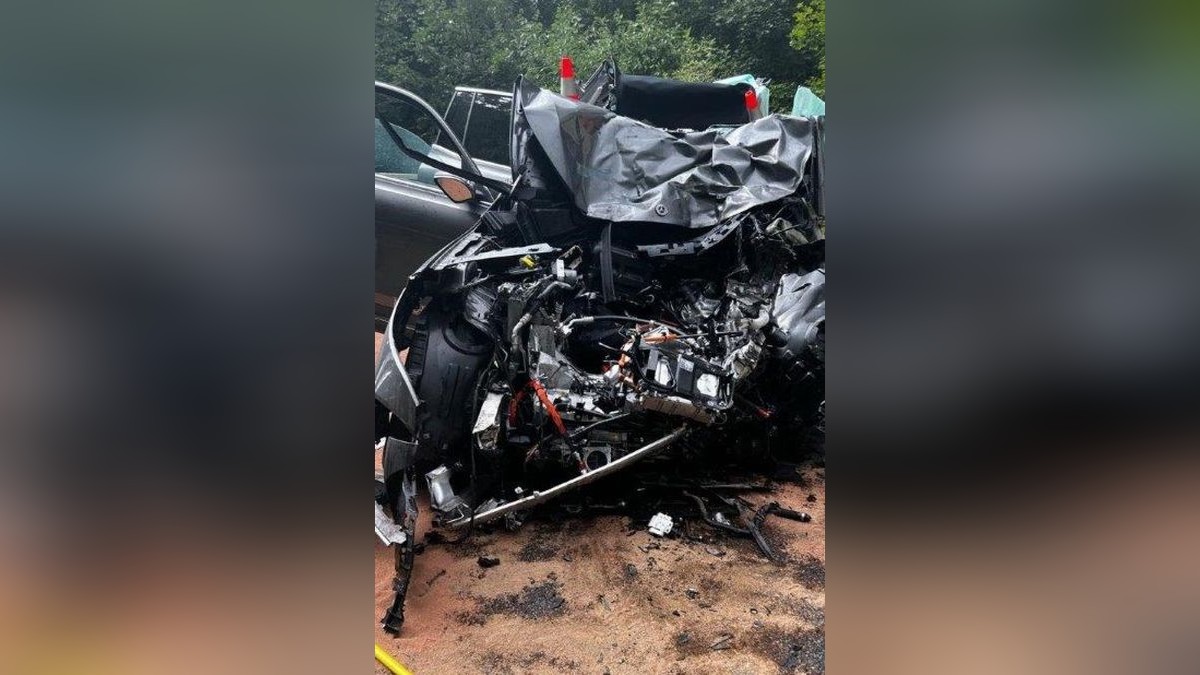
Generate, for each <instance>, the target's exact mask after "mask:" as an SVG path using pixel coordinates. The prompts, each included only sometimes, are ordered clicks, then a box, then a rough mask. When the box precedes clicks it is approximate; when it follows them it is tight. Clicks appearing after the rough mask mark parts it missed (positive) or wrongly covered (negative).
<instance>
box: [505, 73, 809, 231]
mask: <svg viewBox="0 0 1200 675" xmlns="http://www.w3.org/2000/svg"><path fill="white" fill-rule="evenodd" d="M514 102H515V103H514V109H513V139H514V145H513V157H514V159H515V160H516V161H514V171H518V170H519V169H518V167H520V165H521V164H522V158H523V157H524V156H525V153H526V151H527V150H526V148H525V147H524V146H525V142H526V141H527V139H528V138H529V137H530V136H532V137H533V138H535V139H536V140H537V142H538V144H539V145H540V146H541V148H542V150H543V151H544V152H545V154H546V157H547V158H548V159H549V161H550V163H551V164H552V165H553V166H554V169H555V172H556V173H557V174H558V176H559V177H560V178H562V180H563V182H564V183H565V185H566V187H567V189H568V190H569V191H570V193H571V196H572V198H573V200H574V203H575V206H576V207H578V208H579V210H580V211H582V212H583V213H584V214H585V215H587V216H589V217H591V218H597V219H600V220H607V221H613V222H617V223H630V222H644V223H646V222H648V223H659V224H665V225H678V226H682V227H688V228H704V227H711V226H713V225H716V224H717V223H719V222H721V221H725V220H728V219H729V218H731V217H733V216H735V215H737V214H739V213H743V212H745V211H747V210H749V209H751V208H753V207H755V206H759V205H761V204H766V203H769V202H773V201H775V200H778V199H781V198H783V197H786V196H788V195H790V194H792V193H794V192H795V191H796V189H797V188H798V187H799V186H800V184H801V182H802V181H803V180H804V179H805V165H806V164H807V163H808V162H809V160H810V159H811V157H812V156H813V151H814V148H815V145H816V133H817V124H818V122H817V121H816V120H814V119H810V118H804V117H790V116H786V115H771V116H769V117H765V118H763V119H760V120H756V121H754V122H751V123H748V124H745V125H742V126H740V127H737V128H735V129H733V130H732V131H729V132H728V133H724V132H725V130H723V129H709V130H706V131H687V132H674V133H673V132H668V131H665V130H663V129H658V128H655V127H652V126H649V125H646V124H643V123H641V122H638V121H636V120H633V119H630V118H628V117H622V116H620V115H617V114H616V113H613V112H612V111H610V110H607V109H605V108H601V107H598V106H593V105H588V104H585V103H579V102H576V101H572V100H569V99H566V98H563V97H561V96H557V95H555V94H553V93H551V92H549V91H546V90H544V89H540V88H538V87H536V86H534V85H532V84H530V83H529V82H527V81H525V80H521V81H519V82H518V83H517V86H516V88H515V96H514ZM515 177H516V176H514V178H515Z"/></svg>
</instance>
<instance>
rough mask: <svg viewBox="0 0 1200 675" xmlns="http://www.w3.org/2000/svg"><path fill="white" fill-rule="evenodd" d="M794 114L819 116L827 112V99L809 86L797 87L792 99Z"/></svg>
mask: <svg viewBox="0 0 1200 675" xmlns="http://www.w3.org/2000/svg"><path fill="white" fill-rule="evenodd" d="M792 114H793V115H795V116H797V117H818V116H820V115H824V114H825V101H822V100H821V97H819V96H817V95H816V94H814V93H813V91H812V89H809V88H808V87H796V96H795V98H793V99H792Z"/></svg>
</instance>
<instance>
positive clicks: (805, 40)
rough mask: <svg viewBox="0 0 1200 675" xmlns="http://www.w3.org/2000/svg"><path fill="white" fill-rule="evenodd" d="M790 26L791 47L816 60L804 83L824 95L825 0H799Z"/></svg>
mask: <svg viewBox="0 0 1200 675" xmlns="http://www.w3.org/2000/svg"><path fill="white" fill-rule="evenodd" d="M795 21H796V22H795V24H794V25H793V26H792V33H791V44H792V47H793V48H794V49H795V50H796V51H798V52H800V53H802V54H805V55H807V57H808V58H810V59H815V60H816V62H817V69H816V73H814V74H813V75H812V76H811V77H809V78H808V80H806V81H805V84H806V85H807V86H808V87H809V88H810V89H812V90H813V91H814V92H816V93H817V94H818V95H819V96H821V97H824V96H825V0H800V2H799V3H798V4H797V5H796V17H795Z"/></svg>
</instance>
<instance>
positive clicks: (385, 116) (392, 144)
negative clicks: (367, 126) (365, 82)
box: [375, 90, 462, 185]
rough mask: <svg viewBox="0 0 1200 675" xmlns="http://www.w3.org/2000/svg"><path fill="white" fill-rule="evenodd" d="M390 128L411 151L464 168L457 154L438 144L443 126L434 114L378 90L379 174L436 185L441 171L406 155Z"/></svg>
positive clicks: (410, 101) (376, 130)
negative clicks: (435, 179)
mask: <svg viewBox="0 0 1200 675" xmlns="http://www.w3.org/2000/svg"><path fill="white" fill-rule="evenodd" d="M389 128H390V129H391V130H392V131H393V132H394V133H395V134H396V137H397V138H399V139H400V140H401V141H402V142H403V143H404V144H405V145H406V146H407V147H408V148H409V149H410V150H414V151H416V152H418V153H421V154H424V155H428V156H429V157H432V158H433V159H436V160H438V161H441V162H443V163H445V164H448V165H450V166H455V167H461V166H462V158H461V157H459V155H458V153H457V152H455V151H454V150H450V149H448V148H445V147H442V146H441V145H439V144H438V135H439V132H440V131H441V127H440V126H439V125H438V123H437V120H436V118H435V117H434V115H432V114H431V113H430V112H429V111H428V110H426V109H425V108H424V107H422V106H420V105H418V104H416V103H415V102H413V101H412V100H411V99H409V98H407V97H405V96H400V95H397V94H392V93H381V92H380V91H378V90H376V92H375V173H381V174H385V175H388V176H392V177H396V178H403V179H406V180H415V181H417V182H420V183H426V184H429V185H433V184H434V176H435V175H436V174H437V170H436V169H435V168H434V167H432V166H430V165H428V164H425V163H423V162H420V161H418V160H417V159H415V158H413V157H411V156H409V155H408V154H406V153H405V152H404V151H403V150H402V149H401V148H400V146H398V145H397V144H396V139H393V138H392V136H391V134H389V133H388V129H389Z"/></svg>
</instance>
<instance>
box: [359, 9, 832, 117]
mask: <svg viewBox="0 0 1200 675" xmlns="http://www.w3.org/2000/svg"><path fill="white" fill-rule="evenodd" d="M824 53H825V0H800V4H799V5H798V6H794V5H792V4H791V2H790V0H515V1H510V0H376V12H375V77H376V79H378V80H381V81H384V82H389V83H392V84H397V85H400V86H402V87H405V88H407V89H411V90H413V91H414V92H416V93H417V94H418V95H420V96H421V97H422V98H425V99H426V100H428V101H429V102H431V103H432V104H433V105H434V106H435V107H439V106H441V105H442V104H444V102H445V101H446V100H447V97H448V96H449V95H450V92H451V91H453V89H454V87H455V86H457V85H466V86H482V87H489V88H494V89H502V90H507V89H509V88H510V87H511V86H512V83H513V81H514V80H515V79H516V78H517V76H518V75H521V74H525V75H528V76H529V77H530V78H531V79H532V80H533V81H534V82H536V83H537V84H539V85H541V86H544V87H548V88H550V89H554V88H556V87H557V84H558V70H557V69H558V58H559V56H560V55H561V54H570V55H571V56H572V57H574V59H575V63H576V64H577V66H578V67H579V70H580V75H583V76H586V75H587V74H588V73H590V72H591V70H592V68H594V67H596V66H597V65H599V63H600V62H601V61H602V60H603V59H604V58H606V57H608V56H613V57H615V58H616V60H617V64H618V65H619V66H620V67H621V70H623V71H625V72H629V73H637V74H643V75H658V76H661V77H672V78H677V79H682V80H692V81H712V80H714V79H719V78H722V77H728V76H730V75H739V74H742V73H751V74H753V75H755V76H757V77H763V78H769V79H770V80H771V81H772V84H771V91H772V97H771V99H772V103H773V105H772V107H773V108H774V109H776V110H786V109H788V107H789V106H790V101H791V94H792V92H793V91H795V88H796V85H797V84H800V83H807V84H809V86H812V87H813V89H814V90H816V91H818V93H821V94H822V95H823V94H824V90H825V88H824V73H825V65H824V64H825V61H824Z"/></svg>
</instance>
